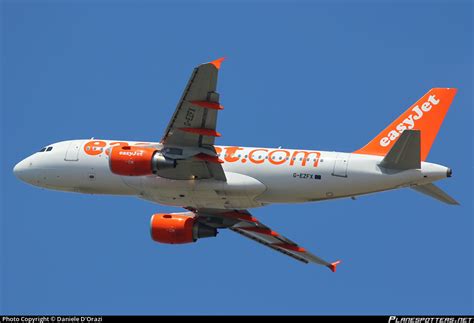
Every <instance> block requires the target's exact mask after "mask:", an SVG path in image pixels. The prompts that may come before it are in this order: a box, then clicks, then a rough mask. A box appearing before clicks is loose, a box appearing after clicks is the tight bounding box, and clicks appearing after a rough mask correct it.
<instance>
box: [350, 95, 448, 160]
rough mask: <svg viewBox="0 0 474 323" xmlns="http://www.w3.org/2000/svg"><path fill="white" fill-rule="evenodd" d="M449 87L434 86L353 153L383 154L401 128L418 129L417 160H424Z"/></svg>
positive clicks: (445, 102)
mask: <svg viewBox="0 0 474 323" xmlns="http://www.w3.org/2000/svg"><path fill="white" fill-rule="evenodd" d="M456 91H457V90H456V89H453V88H435V89H431V90H430V91H429V92H428V93H426V94H425V95H424V96H423V97H422V98H421V99H420V100H418V102H416V103H415V104H414V105H412V106H411V107H410V108H409V109H408V110H406V111H405V112H404V113H403V114H402V115H401V116H400V117H398V118H397V119H396V120H395V121H393V122H392V123H391V124H390V125H389V126H388V127H387V128H385V129H384V130H383V131H382V132H381V133H379V134H378V135H377V137H375V138H374V139H372V141H370V142H369V143H368V144H367V145H365V146H364V147H363V148H361V149H359V150H357V151H355V152H354V153H356V154H367V155H379V156H385V155H386V154H387V153H388V152H389V150H390V148H392V146H393V144H394V143H395V142H396V141H397V139H398V137H400V135H401V133H402V132H403V131H404V130H411V129H413V130H420V132H421V160H423V161H424V160H426V157H427V156H428V153H429V152H430V149H431V145H432V144H433V141H434V140H435V138H436V135H437V134H438V130H439V127H440V126H441V123H442V122H443V119H444V116H445V115H446V112H448V109H449V107H450V105H451V102H452V101H453V99H454V96H455V95H456Z"/></svg>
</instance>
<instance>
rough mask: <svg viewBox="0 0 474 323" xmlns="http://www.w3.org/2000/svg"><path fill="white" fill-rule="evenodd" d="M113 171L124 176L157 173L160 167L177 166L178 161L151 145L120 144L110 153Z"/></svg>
mask: <svg viewBox="0 0 474 323" xmlns="http://www.w3.org/2000/svg"><path fill="white" fill-rule="evenodd" d="M109 158H110V159H109V167H110V170H111V171H112V173H114V174H117V175H122V176H144V175H151V174H156V172H157V171H158V170H160V169H166V168H174V167H176V161H175V160H172V159H168V158H166V157H165V156H163V155H162V154H161V153H160V152H159V151H158V150H156V149H155V148H150V147H134V146H118V147H113V148H112V149H111V151H110V155H109Z"/></svg>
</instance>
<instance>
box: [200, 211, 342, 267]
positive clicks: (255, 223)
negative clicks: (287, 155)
mask: <svg viewBox="0 0 474 323" xmlns="http://www.w3.org/2000/svg"><path fill="white" fill-rule="evenodd" d="M192 211H193V212H195V213H196V214H197V216H198V221H201V222H202V223H204V224H206V225H208V226H213V227H216V228H228V229H230V230H232V231H234V232H237V233H239V234H241V235H243V236H244V237H247V238H249V239H252V240H254V241H256V242H258V243H260V244H262V245H264V246H267V247H270V248H272V249H273V250H275V251H278V252H280V253H283V254H285V255H287V256H290V257H292V258H294V259H296V260H299V261H301V262H304V263H306V264H307V263H316V264H319V265H323V266H326V267H328V268H329V269H331V271H333V272H335V271H336V266H337V265H338V264H339V263H340V261H336V262H333V263H330V262H327V261H325V260H323V259H321V258H319V257H318V256H316V255H314V254H312V253H311V252H309V251H307V250H306V249H305V248H303V247H301V246H299V245H298V244H297V243H295V242H293V241H291V240H290V239H288V238H286V237H285V236H283V235H281V234H279V233H277V232H275V231H273V230H272V229H270V228H269V227H267V226H266V225H265V224H263V223H261V222H260V221H259V220H258V219H256V218H255V217H253V216H252V215H251V214H250V213H249V212H248V211H246V210H215V209H202V210H192Z"/></svg>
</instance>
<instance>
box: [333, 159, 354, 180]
mask: <svg viewBox="0 0 474 323" xmlns="http://www.w3.org/2000/svg"><path fill="white" fill-rule="evenodd" d="M350 156H351V155H350V154H344V153H339V154H337V156H336V159H335V160H334V169H333V171H332V175H333V176H339V177H347V166H348V165H349V157H350Z"/></svg>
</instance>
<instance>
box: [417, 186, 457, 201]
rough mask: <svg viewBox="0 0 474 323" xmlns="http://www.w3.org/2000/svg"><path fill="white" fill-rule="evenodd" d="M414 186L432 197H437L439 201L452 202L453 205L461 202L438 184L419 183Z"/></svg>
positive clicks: (418, 190)
mask: <svg viewBox="0 0 474 323" xmlns="http://www.w3.org/2000/svg"><path fill="white" fill-rule="evenodd" d="M412 188H413V189H414V190H415V191H417V192H420V193H423V194H426V195H428V196H431V197H432V198H435V199H437V200H438V201H441V202H444V203H447V204H451V205H459V203H458V202H457V201H456V200H455V199H453V198H452V197H451V196H449V195H448V194H447V193H445V192H444V191H443V190H442V189H440V188H439V187H438V186H436V185H434V184H432V183H429V184H424V185H417V186H413V187H412Z"/></svg>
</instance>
